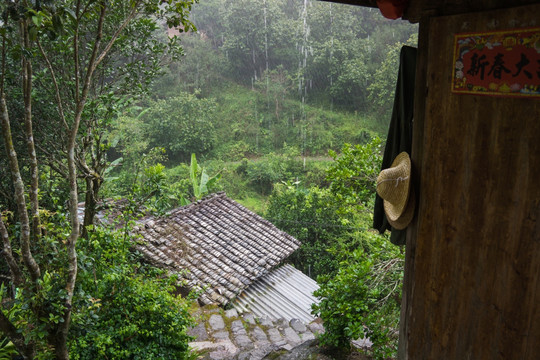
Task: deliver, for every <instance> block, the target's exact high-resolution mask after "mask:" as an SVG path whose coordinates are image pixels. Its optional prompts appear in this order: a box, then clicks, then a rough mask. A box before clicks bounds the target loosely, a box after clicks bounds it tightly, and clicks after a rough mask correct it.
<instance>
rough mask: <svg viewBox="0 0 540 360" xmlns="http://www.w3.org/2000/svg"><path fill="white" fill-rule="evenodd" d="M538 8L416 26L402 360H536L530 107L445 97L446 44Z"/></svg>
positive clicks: (536, 234) (534, 164)
mask: <svg viewBox="0 0 540 360" xmlns="http://www.w3.org/2000/svg"><path fill="white" fill-rule="evenodd" d="M538 14H540V5H538V4H537V5H530V6H526V7H519V8H512V9H506V10H499V11H493V12H482V13H473V14H468V15H455V16H445V17H432V18H431V19H427V20H426V19H424V20H423V21H421V23H420V43H419V50H420V55H419V67H418V70H419V73H418V75H417V76H418V78H417V81H419V83H418V84H417V94H416V96H417V99H418V101H417V103H416V114H417V116H416V117H415V125H414V139H413V142H414V145H413V154H412V160H413V163H414V168H415V172H414V175H415V176H416V183H415V185H416V186H417V187H418V191H419V192H417V194H419V202H418V205H419V206H418V209H417V216H416V218H415V220H414V221H413V224H412V226H411V227H410V229H409V234H408V243H407V260H406V261H407V263H406V275H405V277H406V279H405V285H404V286H405V287H404V307H403V309H402V311H403V314H402V328H401V334H400V335H401V339H400V358H401V359H405V358H408V359H411V360H413V359H414V360H416V359H460V360H461V359H474V360H477V359H501V360H503V359H504V360H508V359H519V360H526V359H531V360H532V359H538V358H540V305H539V304H540V99H538V98H536V99H532V98H528V99H526V98H496V97H487V96H475V95H456V94H452V93H451V91H450V90H451V84H450V82H451V77H452V68H453V64H452V50H453V41H454V40H453V35H454V33H460V32H476V31H491V30H504V29H514V28H520V27H530V26H540V16H539V15H538Z"/></svg>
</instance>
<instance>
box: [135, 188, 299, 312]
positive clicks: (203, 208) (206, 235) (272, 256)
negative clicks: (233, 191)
mask: <svg viewBox="0 0 540 360" xmlns="http://www.w3.org/2000/svg"><path fill="white" fill-rule="evenodd" d="M134 230H135V232H136V233H138V234H140V235H141V236H142V239H141V240H140V241H139V242H138V243H137V245H136V246H135V247H136V249H137V250H138V251H139V252H141V253H142V254H143V256H144V257H145V258H146V259H147V260H148V261H149V262H150V263H152V264H153V265H155V266H158V267H161V268H164V269H166V270H167V271H169V272H170V273H172V274H178V275H179V277H180V278H181V279H183V280H185V281H186V282H187V287H188V288H190V289H193V288H201V289H204V292H203V293H202V295H201V296H200V297H199V300H200V301H201V302H202V303H203V304H221V305H225V304H227V303H228V302H229V301H230V300H232V299H233V298H234V297H235V296H236V295H238V294H239V293H240V292H241V291H242V290H244V289H245V288H246V287H247V286H249V285H250V284H252V283H253V282H254V281H255V280H256V279H258V278H259V277H261V276H263V275H265V274H266V273H268V272H269V271H270V270H271V269H272V268H274V267H275V266H276V265H278V264H279V263H281V262H282V261H283V260H284V259H285V258H287V257H288V256H289V255H290V254H291V253H292V252H293V251H294V250H296V249H297V248H298V247H299V246H300V242H299V241H298V240H296V239H295V238H294V237H292V236H290V235H289V234H287V233H285V232H283V231H281V230H279V229H278V228H276V227H275V226H274V225H272V224H271V223H270V222H268V221H267V220H265V219H263V218H262V217H260V216H259V215H257V214H255V213H254V212H252V211H250V210H248V209H247V208H245V207H243V206H242V205H240V204H238V203H237V202H235V201H233V200H231V199H229V198H228V197H227V196H226V195H225V193H218V194H214V195H211V196H209V197H207V198H205V199H203V200H200V201H198V202H196V203H193V204H191V205H188V206H184V207H181V208H178V209H175V210H173V211H171V212H170V213H169V214H168V215H166V216H165V217H162V218H158V219H156V218H152V219H146V220H144V221H142V222H140V223H139V225H138V226H136V227H135V229H134ZM186 270H188V271H186Z"/></svg>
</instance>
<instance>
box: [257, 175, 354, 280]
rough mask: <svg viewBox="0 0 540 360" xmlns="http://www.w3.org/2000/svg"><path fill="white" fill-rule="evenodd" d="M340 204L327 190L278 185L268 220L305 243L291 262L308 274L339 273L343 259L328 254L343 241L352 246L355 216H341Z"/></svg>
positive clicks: (271, 197)
mask: <svg viewBox="0 0 540 360" xmlns="http://www.w3.org/2000/svg"><path fill="white" fill-rule="evenodd" d="M338 208H339V204H338V203H337V202H336V201H335V197H334V196H333V195H332V193H330V192H329V191H328V190H327V189H320V188H317V187H312V188H310V189H303V188H298V187H297V186H296V185H295V184H292V183H290V182H289V183H287V184H278V185H276V186H275V188H274V192H273V193H272V195H271V196H270V198H269V201H268V209H267V212H266V214H265V217H266V218H267V219H268V220H269V221H271V222H272V223H274V224H275V225H276V226H277V227H278V228H280V229H282V230H284V231H286V232H288V233H289V234H291V235H292V236H294V237H296V238H297V239H298V240H300V242H301V243H302V244H301V245H300V248H299V249H298V250H296V251H295V252H294V253H293V254H292V255H291V256H290V258H289V260H290V261H291V262H292V263H293V264H294V265H295V266H296V267H297V268H298V269H300V270H301V271H303V272H304V273H305V274H308V275H310V276H311V277H313V278H315V277H316V276H317V275H319V274H330V273H335V271H336V270H337V268H338V265H339V264H338V263H339V258H338V257H337V256H336V255H335V254H333V253H332V252H330V251H328V250H329V249H330V248H332V247H333V246H335V245H336V244H338V242H339V241H343V242H346V243H347V242H350V241H351V238H350V233H351V229H352V228H353V227H352V226H351V225H350V224H351V223H354V222H353V218H354V215H353V214H352V213H349V214H339V213H338V211H337V210H338Z"/></svg>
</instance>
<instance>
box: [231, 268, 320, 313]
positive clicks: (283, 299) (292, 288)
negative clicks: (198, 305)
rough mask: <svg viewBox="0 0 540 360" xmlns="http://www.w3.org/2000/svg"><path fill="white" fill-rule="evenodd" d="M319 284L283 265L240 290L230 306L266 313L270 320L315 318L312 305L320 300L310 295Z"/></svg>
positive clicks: (243, 310)
mask: <svg viewBox="0 0 540 360" xmlns="http://www.w3.org/2000/svg"><path fill="white" fill-rule="evenodd" d="M318 288H319V285H317V282H315V280H313V279H311V278H310V277H309V276H307V275H305V274H304V273H302V272H301V271H300V270H297V269H295V268H294V267H293V266H291V265H284V266H282V267H280V268H277V269H274V270H272V271H271V272H270V273H268V274H267V275H265V276H263V277H261V278H260V279H258V280H257V281H256V282H255V283H253V284H252V285H251V286H250V287H248V288H247V289H246V290H245V291H243V292H242V293H241V294H240V295H239V296H238V297H237V298H236V299H235V301H234V302H233V306H234V308H235V309H237V310H238V311H239V312H252V313H253V314H255V315H256V316H258V317H263V316H268V317H269V318H270V319H272V320H277V319H279V318H283V319H287V320H289V319H293V318H296V319H300V320H302V321H303V322H304V323H306V324H307V323H310V322H312V321H313V320H315V317H314V316H313V315H312V314H311V305H312V304H315V303H318V302H319V300H318V299H317V298H316V297H315V296H313V292H314V291H315V290H317V289H318Z"/></svg>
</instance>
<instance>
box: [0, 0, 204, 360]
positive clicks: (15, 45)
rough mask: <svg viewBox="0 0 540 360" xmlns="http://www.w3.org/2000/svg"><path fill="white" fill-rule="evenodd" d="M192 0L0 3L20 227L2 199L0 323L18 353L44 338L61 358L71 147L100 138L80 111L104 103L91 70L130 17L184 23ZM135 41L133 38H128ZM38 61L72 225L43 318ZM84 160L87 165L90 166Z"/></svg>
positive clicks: (73, 274) (1, 103) (3, 84)
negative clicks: (19, 315)
mask: <svg viewBox="0 0 540 360" xmlns="http://www.w3.org/2000/svg"><path fill="white" fill-rule="evenodd" d="M194 1H195V0H185V1H175V0H168V1H165V2H163V1H161V0H131V1H122V0H98V1H95V0H62V1H51V0H43V1H41V2H40V1H35V2H34V1H29V0H11V1H6V2H3V3H2V4H1V5H0V10H1V11H2V22H1V27H0V36H1V37H2V45H1V46H2V47H1V64H0V67H1V74H0V122H1V125H2V138H3V142H4V148H5V150H6V154H7V159H8V163H9V170H10V173H11V180H12V186H13V189H14V190H15V200H16V217H15V219H10V221H11V220H15V221H17V222H18V223H19V227H20V231H14V232H11V231H10V226H9V225H10V224H9V223H7V222H6V220H7V218H4V216H3V209H0V213H1V214H2V216H0V235H1V237H2V244H3V256H4V258H5V259H6V263H7V265H8V267H9V270H10V274H11V279H10V283H11V285H12V288H14V289H15V291H13V292H12V293H11V294H10V296H11V299H10V301H3V302H2V308H1V309H0V310H1V311H0V330H1V331H2V333H4V334H5V335H6V336H8V337H9V339H10V340H11V341H12V342H13V343H14V344H15V346H16V347H17V349H18V351H19V352H20V353H21V355H22V356H23V358H24V359H33V358H34V357H35V355H36V351H37V349H38V346H39V344H40V342H41V339H43V338H45V339H46V342H47V344H48V346H49V347H50V348H52V349H53V351H54V356H55V358H57V359H68V358H69V354H68V348H67V338H68V331H69V326H70V320H71V313H72V311H71V310H72V302H73V292H74V287H75V282H76V278H77V250H76V245H77V240H78V239H79V237H80V221H79V218H78V214H77V204H78V199H79V189H78V183H77V179H78V171H79V168H80V167H81V165H82V167H83V168H84V165H85V161H86V159H87V157H86V156H85V155H83V156H78V153H79V151H80V149H81V148H84V147H85V144H84V142H85V141H86V142H88V144H89V146H90V147H92V146H100V144H99V142H98V139H97V138H96V137H95V136H89V137H88V136H87V137H85V136H84V135H88V133H89V131H88V126H89V125H88V124H92V125H90V126H99V123H97V124H96V123H92V122H90V123H88V122H86V120H87V119H89V118H92V114H89V113H88V112H92V111H96V109H99V108H100V106H106V105H107V102H106V101H104V99H103V98H101V97H99V96H97V97H92V94H95V93H98V92H96V90H95V88H94V86H95V85H96V83H95V82H94V80H95V79H96V78H99V74H107V76H112V75H113V74H111V73H110V72H108V69H107V68H106V65H108V66H111V65H116V64H111V63H110V62H109V61H110V59H111V57H110V55H111V53H112V52H113V49H114V48H115V45H117V44H118V43H119V42H121V41H122V40H123V38H122V36H124V34H125V33H126V31H127V29H128V27H129V26H130V24H133V23H135V22H136V20H137V19H147V21H154V22H155V21H163V22H165V23H166V24H167V25H168V26H170V27H173V26H174V27H177V26H180V27H182V28H183V29H184V30H189V29H191V28H192V27H193V26H192V24H191V23H190V22H189V21H188V20H187V14H188V12H189V10H190V8H191V5H192V3H193V2H194ZM148 19H152V20H148ZM124 40H125V41H126V40H128V39H124ZM133 43H135V44H136V45H141V44H137V42H135V41H133V42H132V44H133ZM59 50H60V52H61V53H60V55H62V56H65V57H66V58H67V59H69V60H70V61H69V62H67V63H65V64H64V65H65V67H67V68H68V69H69V72H68V71H65V69H64V74H66V73H69V77H67V76H65V77H64V76H62V75H63V74H62V72H61V71H59V68H58V63H57V61H58V59H59V58H58V55H59V54H58V51H59ZM148 51H151V49H148ZM108 62H109V63H108ZM119 68H120V69H121V67H119ZM38 70H40V71H42V72H43V73H46V76H45V74H42V75H43V76H44V78H47V79H48V86H50V87H51V88H52V92H53V95H54V104H55V107H56V114H54V115H52V114H51V113H50V112H49V113H45V114H46V115H50V116H54V118H56V119H57V120H58V129H59V131H58V134H59V137H58V138H57V139H56V140H57V141H58V142H62V147H61V148H62V150H61V151H59V152H58V153H60V154H63V155H64V159H63V161H59V164H60V165H61V166H62V167H63V169H62V170H63V171H64V173H65V175H66V178H67V180H68V187H69V206H68V208H69V221H70V229H69V230H68V232H69V235H68V236H67V237H66V238H65V241H64V242H63V243H62V242H60V243H62V244H63V247H62V249H61V251H62V254H58V256H59V257H62V258H63V259H65V263H64V264H63V271H61V272H59V273H58V276H57V278H56V279H54V281H57V282H58V284H60V285H61V286H60V289H59V291H58V292H57V293H56V294H55V296H56V299H53V301H57V306H58V309H60V315H59V317H58V318H57V319H55V321H49V320H48V319H50V317H49V315H50V313H48V310H47V302H50V301H51V299H47V297H48V296H50V294H44V291H46V288H47V286H48V285H47V284H49V283H50V282H51V281H53V280H51V274H50V273H49V272H48V271H47V263H46V262H45V263H41V264H40V263H39V259H43V254H40V251H42V250H43V248H42V247H41V245H42V243H43V242H42V241H41V240H42V239H41V238H42V230H43V229H42V226H41V223H40V204H39V196H40V195H39V190H40V186H39V162H38V155H37V150H38V149H36V141H35V136H34V135H35V134H34V125H35V116H34V115H35V114H36V113H39V110H40V109H35V108H34V107H33V104H34V97H35V96H36V94H37V93H38V91H39V88H37V89H34V88H33V86H34V75H35V74H36V73H37V71H38ZM8 80H9V81H11V82H10V85H12V84H19V85H20V89H19V90H18V91H13V89H12V88H8V83H7V81H8ZM124 80H125V81H128V82H129V81H130V78H129V76H125V77H124ZM8 90H9V92H8ZM66 94H69V95H72V99H69V100H68V97H67V96H66ZM113 95H114V94H113ZM90 100H91V101H90ZM8 102H9V103H12V104H17V102H20V104H22V105H21V106H20V108H19V109H20V110H19V111H17V108H16V106H17V105H14V106H15V110H14V111H13V110H10V107H9V106H8ZM92 102H94V103H92ZM11 109H13V108H11ZM10 114H16V116H17V117H20V118H21V119H20V122H21V123H23V124H24V126H23V127H22V129H21V131H22V132H23V134H18V133H14V132H12V126H11V124H12V123H11V121H10ZM54 118H53V121H54ZM17 120H19V119H17ZM83 127H86V128H85V129H84V130H85V134H83V136H82V137H81V133H80V132H81V130H82V129H83ZM17 131H19V130H18V129H17ZM17 137H21V138H24V139H25V143H26V153H27V156H26V158H25V161H24V162H21V160H20V158H19V156H18V154H17V149H16V146H15V141H14V139H16V138H17ZM52 155H55V154H52ZM23 168H24V169H29V170H28V172H29V178H28V181H27V184H25V182H24V180H23V175H22V169H23ZM88 168H89V174H90V175H91V171H92V169H90V167H88ZM27 202H29V204H28V203H27ZM6 224H7V225H6ZM12 240H13V241H12ZM2 295H5V294H2ZM21 299H23V300H21ZM18 301H25V306H26V308H27V309H28V317H27V318H26V319H25V321H24V322H22V323H21V322H17V321H15V319H12V318H10V317H11V316H10V314H11V313H12V310H13V307H14V306H15V304H17V302H18Z"/></svg>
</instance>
